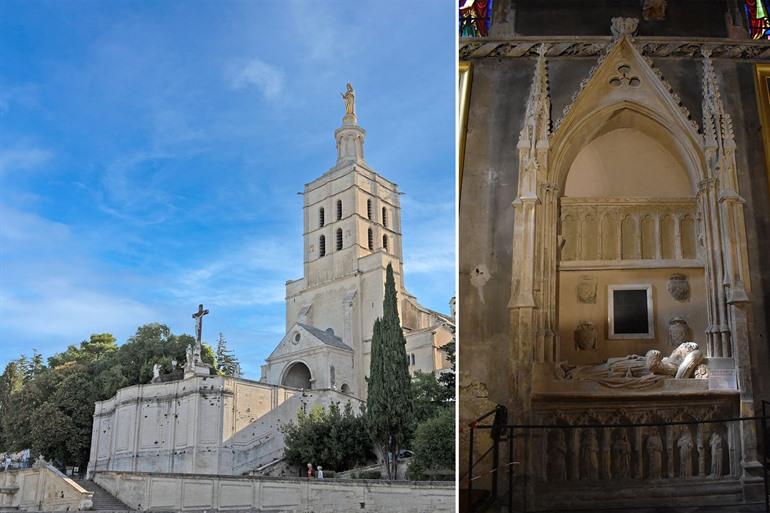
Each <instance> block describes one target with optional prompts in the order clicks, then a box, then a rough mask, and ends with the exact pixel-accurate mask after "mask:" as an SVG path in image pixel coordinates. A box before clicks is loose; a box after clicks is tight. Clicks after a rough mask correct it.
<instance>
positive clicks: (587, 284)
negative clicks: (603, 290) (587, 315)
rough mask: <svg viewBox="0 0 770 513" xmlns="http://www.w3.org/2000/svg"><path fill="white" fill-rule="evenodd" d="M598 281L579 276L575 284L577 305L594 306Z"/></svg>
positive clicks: (589, 277)
mask: <svg viewBox="0 0 770 513" xmlns="http://www.w3.org/2000/svg"><path fill="white" fill-rule="evenodd" d="M598 283H599V282H598V280H597V279H596V278H595V277H593V276H581V277H580V279H579V280H578V283H577V287H576V288H577V291H576V292H577V299H578V303H584V304H591V305H594V304H596V291H597V288H598Z"/></svg>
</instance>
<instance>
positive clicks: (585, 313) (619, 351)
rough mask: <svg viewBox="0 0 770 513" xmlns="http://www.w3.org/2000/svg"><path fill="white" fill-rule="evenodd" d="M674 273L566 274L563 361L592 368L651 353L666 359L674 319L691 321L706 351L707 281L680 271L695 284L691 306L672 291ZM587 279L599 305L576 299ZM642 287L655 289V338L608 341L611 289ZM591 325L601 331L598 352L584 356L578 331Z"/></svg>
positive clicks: (561, 297) (561, 329)
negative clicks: (669, 287)
mask: <svg viewBox="0 0 770 513" xmlns="http://www.w3.org/2000/svg"><path fill="white" fill-rule="evenodd" d="M672 272H673V271H672V270H671V269H601V270H599V269H596V270H586V269H582V270H579V271H578V270H575V271H561V272H560V273H559V278H560V281H559V339H560V350H561V352H560V355H561V360H566V361H569V362H570V363H575V364H581V365H582V364H589V363H596V362H601V361H605V360H607V358H611V357H620V356H625V355H629V354H641V355H643V354H645V353H646V352H647V351H649V350H650V349H658V350H660V351H662V352H663V353H669V352H670V351H671V342H670V336H669V323H670V321H671V319H672V318H676V317H679V318H682V319H685V320H686V321H687V325H688V326H689V332H690V334H691V337H692V338H690V339H688V341H689V340H693V338H694V339H695V340H694V341H695V342H697V343H699V345H700V346H701V348H704V347H705V340H702V339H701V338H702V337H699V335H698V334H700V333H703V332H705V330H706V305H705V302H704V299H703V298H704V297H705V278H704V274H703V269H698V268H693V269H677V272H679V273H681V274H684V275H686V276H687V277H688V278H689V282H690V284H691V288H692V291H691V298H692V299H691V301H689V302H686V303H683V302H680V301H677V300H676V299H675V298H674V297H672V296H671V294H669V293H668V291H667V290H666V285H667V284H668V282H669V277H670V276H671V274H672ZM585 276H591V277H592V278H594V279H596V281H597V294H596V303H594V304H591V303H584V302H581V301H580V299H579V298H578V297H577V295H576V294H575V290H576V288H577V287H578V286H579V284H580V282H581V280H584V279H585ZM627 283H642V284H650V285H651V286H652V315H653V320H654V327H655V329H654V338H652V339H645V338H639V339H612V340H610V339H609V338H608V319H607V318H608V311H609V305H608V300H609V297H608V287H609V286H610V285H617V284H627ZM585 322H591V323H592V324H593V325H594V326H595V328H596V347H595V350H592V351H585V350H581V349H580V348H579V347H578V346H577V345H576V344H575V343H574V338H575V335H574V333H575V330H576V328H577V327H578V326H579V325H580V324H581V323H585Z"/></svg>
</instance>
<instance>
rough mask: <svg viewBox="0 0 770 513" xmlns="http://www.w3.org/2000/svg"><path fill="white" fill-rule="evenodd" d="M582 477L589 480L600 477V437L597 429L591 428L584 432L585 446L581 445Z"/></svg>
mask: <svg viewBox="0 0 770 513" xmlns="http://www.w3.org/2000/svg"><path fill="white" fill-rule="evenodd" d="M580 459H581V461H582V463H583V465H582V468H581V469H580V478H581V479H588V480H592V481H593V480H597V479H599V438H598V437H597V436H596V431H595V430H593V429H589V430H588V431H586V432H585V433H584V434H583V446H582V447H581V458H580Z"/></svg>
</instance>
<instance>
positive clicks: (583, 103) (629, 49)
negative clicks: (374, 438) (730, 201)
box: [550, 35, 702, 183]
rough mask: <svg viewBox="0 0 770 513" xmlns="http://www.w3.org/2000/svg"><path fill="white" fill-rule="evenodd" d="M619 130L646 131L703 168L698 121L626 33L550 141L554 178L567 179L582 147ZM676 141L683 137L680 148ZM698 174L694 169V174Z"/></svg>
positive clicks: (578, 95)
mask: <svg viewBox="0 0 770 513" xmlns="http://www.w3.org/2000/svg"><path fill="white" fill-rule="evenodd" d="M617 128H636V129H640V130H642V131H645V132H646V133H648V135H651V136H653V137H654V138H655V139H657V140H659V142H661V143H662V144H664V146H666V147H667V148H668V149H669V150H670V151H671V152H672V154H674V155H675V156H676V157H677V158H678V159H679V160H680V163H681V164H682V166H683V167H684V168H685V169H688V170H695V169H697V168H700V167H702V164H701V163H700V162H698V161H699V160H700V158H701V157H700V156H699V154H698V151H696V149H697V148H700V146H701V145H702V137H701V135H700V134H699V129H698V125H697V124H696V123H695V121H693V120H692V118H691V117H690V113H689V112H688V111H687V109H686V108H685V107H684V106H683V105H682V103H681V101H680V99H679V97H678V96H677V95H676V93H675V92H674V91H673V90H672V89H671V87H670V86H669V85H668V84H667V83H666V82H665V81H664V79H663V77H662V74H661V73H660V72H659V71H658V70H656V69H655V68H654V66H653V63H652V61H651V60H649V59H647V58H645V57H644V56H643V55H642V54H641V53H640V52H639V50H638V49H637V48H636V47H635V46H634V45H633V42H632V39H630V38H629V36H626V35H623V36H621V37H620V39H619V40H618V41H617V42H615V43H614V44H613V45H612V47H611V48H610V49H609V50H608V52H607V53H606V54H605V55H604V56H603V57H602V58H601V59H599V61H598V62H597V63H596V65H595V66H594V67H593V68H592V69H591V72H590V73H589V76H588V78H586V80H584V81H583V82H582V83H581V85H580V88H579V89H578V91H577V92H576V93H575V96H574V97H573V99H572V101H571V102H570V104H569V105H568V106H567V107H566V108H565V109H564V114H563V117H562V119H561V120H559V121H558V122H557V124H556V126H555V129H554V131H553V135H552V137H551V141H550V143H551V145H550V148H551V152H552V154H551V157H550V160H551V164H552V172H553V173H554V175H552V178H553V180H554V181H555V182H556V183H562V182H563V179H564V177H565V176H566V172H567V169H568V167H569V164H570V163H571V162H572V159H574V158H575V155H576V152H577V151H579V149H580V148H581V147H582V146H584V145H585V144H587V143H588V142H590V141H591V140H592V139H594V138H596V137H598V136H600V135H602V134H603V133H606V132H608V131H610V130H613V129H617ZM663 134H666V135H663ZM674 140H678V141H679V144H678V145H676V147H675V146H674V145H673V142H671V141H674ZM681 143H684V144H681ZM697 175H698V173H697V172H696V171H692V176H693V177H694V178H695V177H696V176H697ZM694 183H695V182H694Z"/></svg>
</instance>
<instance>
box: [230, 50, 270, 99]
mask: <svg viewBox="0 0 770 513" xmlns="http://www.w3.org/2000/svg"><path fill="white" fill-rule="evenodd" d="M225 75H226V78H227V81H228V83H229V85H230V87H231V88H233V89H248V88H252V87H254V88H256V89H257V90H259V91H260V92H261V93H262V94H263V95H264V97H265V98H267V99H268V100H272V99H275V98H277V97H278V95H280V94H281V91H283V89H284V82H285V76H284V73H283V71H282V70H281V69H280V68H278V67H277V66H273V65H272V64H268V63H267V62H265V61H263V60H261V59H258V58H252V59H250V60H248V61H246V62H240V63H233V64H231V65H230V66H228V68H227V69H226V71H225Z"/></svg>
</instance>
